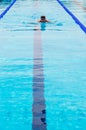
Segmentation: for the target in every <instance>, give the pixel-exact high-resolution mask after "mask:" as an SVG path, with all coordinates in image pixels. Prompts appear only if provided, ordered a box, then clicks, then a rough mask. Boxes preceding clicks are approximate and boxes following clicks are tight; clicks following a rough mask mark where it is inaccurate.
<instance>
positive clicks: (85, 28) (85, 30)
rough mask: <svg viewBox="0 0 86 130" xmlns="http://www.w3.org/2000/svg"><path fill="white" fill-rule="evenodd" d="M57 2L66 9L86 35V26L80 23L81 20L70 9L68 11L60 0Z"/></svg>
mask: <svg viewBox="0 0 86 130" xmlns="http://www.w3.org/2000/svg"><path fill="white" fill-rule="evenodd" d="M57 1H58V3H59V4H60V5H61V6H62V7H63V8H64V10H65V11H66V12H67V13H68V14H69V15H70V16H71V17H72V18H73V20H74V21H75V22H76V23H77V24H78V25H79V26H80V28H81V29H82V30H83V31H84V32H85V33H86V27H85V25H84V24H82V23H81V22H80V21H79V19H78V18H77V17H76V16H75V15H74V14H73V13H72V12H71V11H70V10H69V9H67V8H66V7H65V6H64V4H63V3H62V2H61V1H60V0H57Z"/></svg>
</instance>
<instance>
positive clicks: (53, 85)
mask: <svg viewBox="0 0 86 130" xmlns="http://www.w3.org/2000/svg"><path fill="white" fill-rule="evenodd" d="M33 5H34V1H26V2H25V1H18V3H16V4H15V5H14V6H13V7H12V9H11V10H10V11H9V12H8V13H7V14H6V15H5V17H4V18H3V19H2V20H1V21H0V24H1V26H0V29H1V31H0V35H1V36H2V37H1V39H0V46H1V48H0V49H1V50H0V62H1V68H0V71H1V75H0V76H1V77H0V81H1V82H0V85H1V88H0V89H1V91H0V96H1V97H0V100H1V102H0V103H1V104H0V111H1V113H0V114H1V115H0V121H1V124H0V128H1V129H4V130H8V129H9V130H15V129H21V130H24V129H25V130H28V129H29V130H32V129H33V130H35V129H37V130H38V129H39V130H42V129H43V130H44V129H45V130H46V129H47V130H52V129H54V130H57V129H58V130H65V129H66V130H69V129H71V130H77V129H82V130H85V129H84V128H85V126H84V127H83V124H85V112H86V111H85V110H86V109H85V100H84V99H85V81H86V80H85V75H86V73H85V72H86V71H85V66H84V65H85V53H86V49H85V48H86V46H85V44H84V43H86V36H85V34H84V33H83V31H82V30H81V29H80V28H79V26H77V25H76V24H75V22H74V21H73V20H72V19H71V18H70V16H69V15H68V14H67V13H65V11H64V10H63V9H62V7H60V5H59V4H57V2H56V1H52V3H51V2H50V1H44V0H43V1H39V3H38V6H39V8H38V9H37V8H36V10H33V7H32V6H33ZM22 8H24V10H22ZM27 10H28V11H27ZM51 10H52V11H51ZM31 12H32V13H31ZM22 14H24V15H22ZM40 15H46V16H47V17H48V19H50V20H51V21H52V23H49V24H47V23H46V24H38V23H37V22H33V21H35V20H37V19H38V18H39V17H40ZM36 26H37V27H39V28H38V29H41V30H37V28H36ZM34 31H35V32H34ZM77 36H78V37H77ZM2 43H3V44H2ZM78 79H79V80H78ZM38 86H41V88H38ZM77 86H78V87H77ZM82 86H83V87H82ZM35 90H37V91H35ZM77 90H78V91H77ZM38 91H39V92H38ZM38 94H40V97H39V98H38ZM40 101H41V103H40ZM35 107H36V109H35ZM37 108H38V109H37ZM36 119H37V120H36ZM46 123H47V124H46Z"/></svg>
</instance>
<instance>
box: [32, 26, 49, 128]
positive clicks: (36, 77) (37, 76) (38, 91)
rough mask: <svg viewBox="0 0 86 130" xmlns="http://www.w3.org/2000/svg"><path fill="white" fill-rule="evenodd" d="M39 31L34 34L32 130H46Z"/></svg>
mask: <svg viewBox="0 0 86 130" xmlns="http://www.w3.org/2000/svg"><path fill="white" fill-rule="evenodd" d="M41 35H42V34H41V30H40V29H38V30H36V31H35V33H34V67H33V106H32V112H33V120H32V130H47V124H46V104H45V97H44V69H43V68H44V66H43V54H42V36H41Z"/></svg>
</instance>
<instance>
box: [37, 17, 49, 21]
mask: <svg viewBox="0 0 86 130" xmlns="http://www.w3.org/2000/svg"><path fill="white" fill-rule="evenodd" d="M38 22H50V21H49V20H47V19H46V17H45V16H41V18H40V20H38Z"/></svg>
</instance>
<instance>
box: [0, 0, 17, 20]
mask: <svg viewBox="0 0 86 130" xmlns="http://www.w3.org/2000/svg"><path fill="white" fill-rule="evenodd" d="M15 2H16V0H14V1H13V2H12V3H11V4H10V5H9V6H8V7H7V8H6V9H5V10H4V11H3V12H2V13H1V14H0V19H1V18H3V16H4V15H5V14H6V13H7V12H8V11H9V9H10V8H11V7H12V6H13V5H14V3H15Z"/></svg>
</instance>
